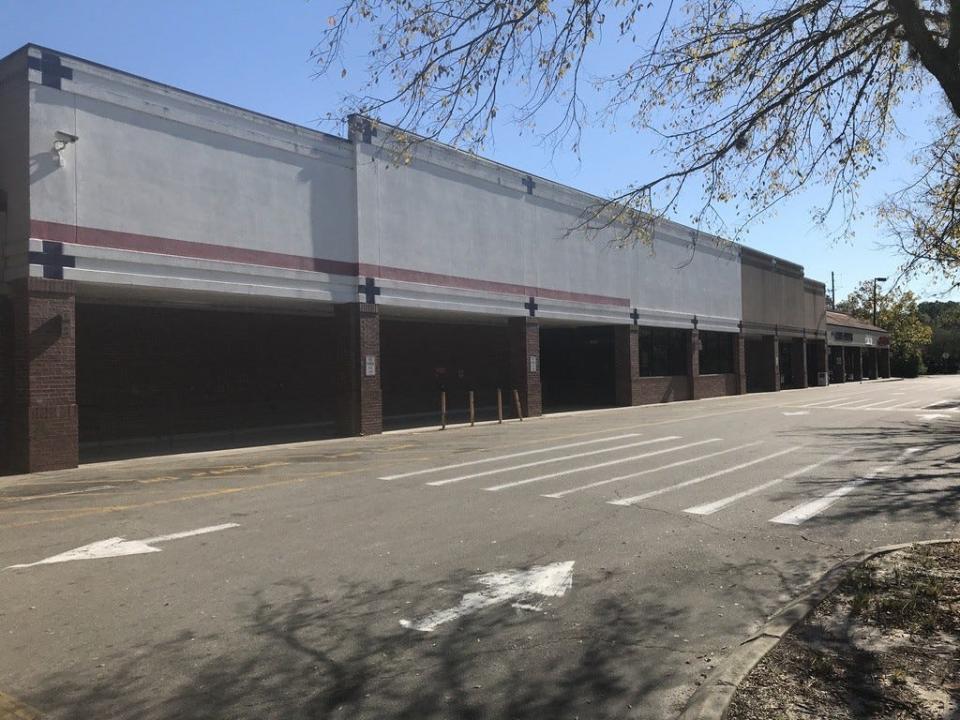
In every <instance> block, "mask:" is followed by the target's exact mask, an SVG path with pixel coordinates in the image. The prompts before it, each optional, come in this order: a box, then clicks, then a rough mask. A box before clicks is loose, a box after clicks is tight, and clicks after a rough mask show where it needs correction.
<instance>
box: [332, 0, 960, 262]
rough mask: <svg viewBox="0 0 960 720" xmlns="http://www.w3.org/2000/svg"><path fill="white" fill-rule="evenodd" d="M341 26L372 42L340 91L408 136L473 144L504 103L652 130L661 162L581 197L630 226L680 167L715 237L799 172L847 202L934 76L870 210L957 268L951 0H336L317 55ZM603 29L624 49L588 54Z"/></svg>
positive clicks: (668, 200) (670, 185) (927, 257)
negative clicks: (729, 218) (917, 170)
mask: <svg viewBox="0 0 960 720" xmlns="http://www.w3.org/2000/svg"><path fill="white" fill-rule="evenodd" d="M357 28H360V29H361V32H364V33H367V34H369V33H372V36H373V38H374V46H373V47H372V48H371V49H370V52H369V55H368V68H367V71H368V74H367V83H366V85H365V87H364V90H363V92H361V93H360V94H358V95H356V96H353V97H351V98H348V99H347V102H346V108H345V109H346V110H348V111H355V112H360V113H364V114H370V115H374V116H377V115H380V114H382V113H384V112H386V111H387V110H388V109H389V110H390V112H391V113H392V115H393V116H394V118H396V125H397V126H399V127H400V128H401V129H402V130H404V131H410V132H414V133H417V134H418V135H419V136H421V137H425V138H438V139H443V140H446V141H451V142H453V143H455V144H458V145H460V146H462V147H465V148H467V149H471V150H475V149H478V148H479V147H481V146H482V145H483V143H484V142H485V141H486V140H487V139H488V138H489V136H490V133H491V131H492V129H493V127H494V121H495V119H496V118H498V117H502V113H503V111H504V108H505V107H509V119H510V120H512V121H515V122H516V123H518V124H519V125H521V126H522V127H530V126H531V125H535V124H536V123H537V121H538V120H540V119H541V118H543V117H550V118H552V122H550V123H549V124H548V125H547V126H545V127H543V126H537V127H538V130H539V131H540V132H542V133H543V134H544V135H545V136H546V137H548V138H551V139H552V140H554V141H556V142H558V143H569V145H570V146H571V147H573V148H574V149H577V148H578V147H579V140H580V133H581V130H582V129H583V127H584V126H585V124H586V123H596V124H601V125H602V124H605V123H613V122H616V121H617V120H618V119H620V120H622V119H624V118H627V119H629V121H630V123H632V125H633V126H634V127H635V128H636V129H637V131H638V132H640V131H644V132H647V131H650V132H654V133H656V134H657V136H658V137H659V138H660V139H661V140H662V145H663V149H664V150H666V151H667V156H668V157H671V158H674V159H675V167H673V168H672V169H668V171H666V172H664V173H662V174H659V175H657V176H654V177H638V178H637V180H636V182H635V184H633V185H630V186H629V187H627V188H624V189H623V192H622V193H621V194H619V195H618V196H617V197H615V198H613V199H612V200H611V201H610V202H609V203H603V204H600V205H598V206H597V207H594V208H592V209H591V210H590V212H589V213H588V214H587V216H586V217H585V223H586V224H587V225H589V226H591V227H597V226H607V225H610V224H616V226H617V227H622V228H625V232H628V233H629V234H630V235H635V236H639V237H640V238H643V239H648V238H649V237H650V232H651V230H652V227H653V225H654V224H655V222H656V219H657V218H658V217H660V216H662V215H664V214H671V215H672V214H675V213H676V211H677V203H678V200H679V198H680V194H681V193H682V192H683V190H684V188H685V187H686V186H688V185H691V184H692V185H691V187H690V188H688V189H691V190H693V191H695V194H696V195H697V197H698V198H702V203H701V204H700V205H699V206H698V207H699V209H698V211H697V212H695V213H694V217H693V218H691V219H692V221H693V222H695V223H698V224H700V225H702V226H706V227H707V228H709V229H712V230H715V231H717V232H719V233H721V234H725V235H727V236H728V237H733V238H736V236H737V234H738V232H739V230H740V229H741V228H742V227H743V226H744V225H745V224H746V223H749V222H750V221H751V220H753V219H754V218H756V217H757V216H759V215H761V214H762V213H764V212H765V211H767V210H768V209H769V208H770V206H771V205H773V204H775V203H776V202H778V201H779V200H781V199H783V198H785V197H787V196H789V195H791V194H794V193H796V192H797V191H798V190H800V189H801V188H804V187H806V186H809V185H813V184H817V185H822V186H825V187H826V188H827V189H828V190H829V198H830V199H829V201H828V203H827V205H825V206H824V207H822V208H820V209H819V210H818V215H819V216H820V217H821V218H823V217H825V215H826V213H828V212H829V211H830V210H831V209H832V208H835V207H837V208H841V209H842V210H843V211H844V212H845V215H844V216H845V217H846V218H847V219H852V217H853V213H854V212H855V201H856V198H857V193H858V190H859V188H860V185H861V183H862V182H863V180H864V179H865V178H866V177H867V176H869V175H870V174H871V173H872V172H873V171H874V170H875V169H876V167H877V165H878V163H880V162H882V159H883V157H884V153H885V151H886V149H887V146H888V144H889V143H890V142H891V140H897V139H898V136H897V130H896V124H895V111H896V110H897V108H898V107H900V106H901V105H902V104H903V103H904V102H905V100H906V99H908V98H910V97H914V96H916V94H919V93H927V94H929V93H935V94H936V96H937V97H938V98H940V99H941V100H942V101H943V102H942V105H943V108H944V109H943V114H942V117H941V118H940V119H939V124H938V126H937V127H938V128H939V135H938V138H939V139H938V140H937V142H935V143H934V144H933V145H932V146H930V147H929V148H925V149H923V150H921V151H920V157H919V160H920V161H921V163H922V169H923V171H922V173H921V178H920V179H919V180H918V181H917V183H915V184H914V185H912V186H911V187H909V188H906V189H905V190H904V192H903V193H901V194H899V195H898V196H896V197H893V198H891V199H890V201H889V202H888V203H887V204H886V205H885V207H884V217H886V218H887V219H888V221H889V222H890V225H891V227H892V228H893V229H894V232H895V233H896V236H897V237H898V239H899V241H900V242H901V244H902V245H903V246H904V249H905V250H906V251H907V252H908V257H909V259H910V263H909V265H910V268H911V269H914V270H916V269H920V268H927V267H930V266H935V267H939V268H943V269H946V270H947V271H948V272H950V273H954V274H955V271H956V270H957V262H958V254H957V253H958V244H960V238H958V236H957V214H956V212H957V211H956V208H957V205H956V201H957V197H958V192H960V191H958V188H960V180H958V173H957V169H958V166H957V156H956V139H957V134H958V132H960V130H958V127H960V126H958V121H960V0H772V2H769V3H743V2H741V0H689V1H688V2H687V4H686V5H684V6H683V7H682V8H675V7H674V3H673V1H672V0H664V2H663V3H660V4H657V5H656V6H654V4H653V3H647V2H644V1H642V0H343V4H342V5H341V6H340V8H339V9H338V10H337V12H336V13H335V14H333V15H332V16H331V17H330V19H329V26H328V27H327V28H326V30H325V32H324V35H323V37H322V38H321V40H320V42H319V43H318V45H317V46H316V48H315V50H314V56H315V58H316V60H317V62H318V64H319V68H320V72H326V71H330V70H331V69H336V68H338V67H341V68H342V58H343V52H344V49H345V47H347V46H348V45H349V41H350V38H351V31H352V29H357ZM365 37H366V35H365ZM601 43H604V44H607V45H610V44H615V45H616V49H615V53H611V55H616V56H617V57H622V58H623V62H622V64H621V65H620V66H619V67H615V68H610V69H605V70H604V72H602V73H598V72H591V71H590V68H592V65H591V64H590V62H589V60H590V55H589V53H590V52H591V51H593V49H594V48H596V47H597V46H599V45H600V44H601ZM342 72H344V73H345V72H346V70H345V69H343V70H342ZM505 96H508V97H509V103H508V102H507V101H506V100H505V99H504V98H505ZM548 106H549V112H548V113H544V112H543V111H544V110H546V109H547V108H548ZM723 205H726V206H728V207H732V208H734V210H735V212H734V216H735V217H736V218H737V219H738V220H737V225H736V226H735V227H728V226H726V225H725V224H724V223H723V222H722V220H721V217H722V214H721V212H720V211H719V210H720V207H721V206H723Z"/></svg>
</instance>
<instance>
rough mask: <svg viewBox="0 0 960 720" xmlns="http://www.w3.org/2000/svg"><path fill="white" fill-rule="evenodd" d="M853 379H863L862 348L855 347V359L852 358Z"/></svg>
mask: <svg viewBox="0 0 960 720" xmlns="http://www.w3.org/2000/svg"><path fill="white" fill-rule="evenodd" d="M853 369H854V373H855V375H854V379H855V380H863V348H861V347H858V348H857V359H856V360H854V366H853Z"/></svg>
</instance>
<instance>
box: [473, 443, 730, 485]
mask: <svg viewBox="0 0 960 720" xmlns="http://www.w3.org/2000/svg"><path fill="white" fill-rule="evenodd" d="M712 442H720V438H710V439H709V440H699V441H697V442H692V443H687V444H686V445H677V446H676V447H671V448H667V449H665V450H655V451H654V452H648V453H643V454H642V455H634V456H632V457H628V458H617V459H616V460H609V461H607V462H602V463H598V464H597V465H587V466H586V467H579V468H570V469H568V470H561V471H560V472H555V473H550V474H549V475H539V476H537V477H532V478H526V479H525V480H517V481H515V482H509V483H503V484H502V485H494V486H493V487H488V488H484V490H489V491H490V492H497V491H498V490H506V489H507V488H512V487H517V486H518V485H529V484H530V483H535V482H540V481H541V480H551V479H553V478H558V477H563V476H564V475H571V474H572V473H577V472H584V471H585V470H596V469H597V468H602V467H609V466H611V465H620V464H622V463H625V462H630V461H631V460H641V459H643V458H648V457H653V456H654V455H663V454H665V453H671V452H677V451H678V450H686V449H687V448H692V447H696V446H697V445H705V444H706V443H712Z"/></svg>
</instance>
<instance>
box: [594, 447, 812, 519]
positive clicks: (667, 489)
mask: <svg viewBox="0 0 960 720" xmlns="http://www.w3.org/2000/svg"><path fill="white" fill-rule="evenodd" d="M799 449H800V446H799V445H798V446H796V447H792V448H787V449H786V450H780V451H778V452H775V453H772V454H770V455H765V456H763V457H762V458H757V459H756V460H751V461H750V462H745V463H740V464H739V465H734V466H733V467H731V468H727V469H726V470H718V471H717V472H713V473H710V474H709V475H701V476H700V477H696V478H693V479H692V480H684V481H683V482H680V483H677V484H676V485H668V486H667V487H663V488H660V489H659V490H651V491H650V492H646V493H643V494H642V495H634V496H633V497H628V498H622V499H620V500H608V501H607V502H608V503H609V504H610V505H636V504H637V503H638V502H642V501H643V500H647V499H649V498H652V497H656V496H657V495H663V494H664V493H668V492H673V491H674V490H679V489H681V488H685V487H688V486H690V485H696V484H697V483H702V482H703V481H704V480H711V479H713V478H715V477H720V476H721V475H728V474H730V473H732V472H736V471H737V470H743V469H744V468H748V467H750V466H751V465H757V464H758V463H762V462H766V461H767V460H773V459H774V458H776V457H780V456H781V455H786V454H787V453H792V452H796V451H797V450H799Z"/></svg>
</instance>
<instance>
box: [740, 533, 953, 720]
mask: <svg viewBox="0 0 960 720" xmlns="http://www.w3.org/2000/svg"><path fill="white" fill-rule="evenodd" d="M725 718H726V720H760V719H761V718H763V719H767V718H777V719H778V720H780V719H782V720H800V719H801V718H802V719H803V720H809V719H810V718H830V719H831V720H834V719H836V720H846V719H847V718H850V719H853V718H878V719H879V718H884V719H886V718H891V719H892V718H911V719H916V720H955V719H956V718H960V543H951V544H946V545H928V546H915V547H913V548H910V549H908V550H902V551H899V552H895V553H890V554H888V555H884V556H881V557H878V558H874V559H873V560H871V561H869V562H867V563H866V564H864V565H863V566H861V567H859V568H857V569H856V570H854V571H853V572H851V573H850V575H849V576H848V577H847V579H846V580H845V581H844V583H843V584H842V585H841V586H840V588H838V590H837V591H836V592H835V593H834V594H833V595H831V596H830V597H828V598H827V599H826V600H824V601H823V602H822V603H821V604H820V607H818V608H817V610H816V611H815V612H814V613H813V614H812V615H811V616H810V617H809V618H808V619H807V620H806V621H804V622H803V623H801V624H800V625H798V626H797V627H796V628H794V630H793V631H791V632H790V633H789V634H788V635H787V636H786V637H785V638H784V639H783V641H782V642H781V643H780V644H779V645H778V646H777V647H776V648H775V649H774V650H773V651H772V652H770V653H769V654H768V655H767V656H766V657H765V658H764V659H763V660H762V661H761V662H760V664H759V665H757V667H756V668H754V670H753V671H752V672H751V673H750V674H749V675H748V676H747V678H746V679H745V680H744V682H743V683H742V684H741V685H740V687H739V688H738V690H737V693H736V695H735V696H734V699H733V702H732V704H731V706H730V708H729V709H728V711H727V714H726V715H725Z"/></svg>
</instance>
